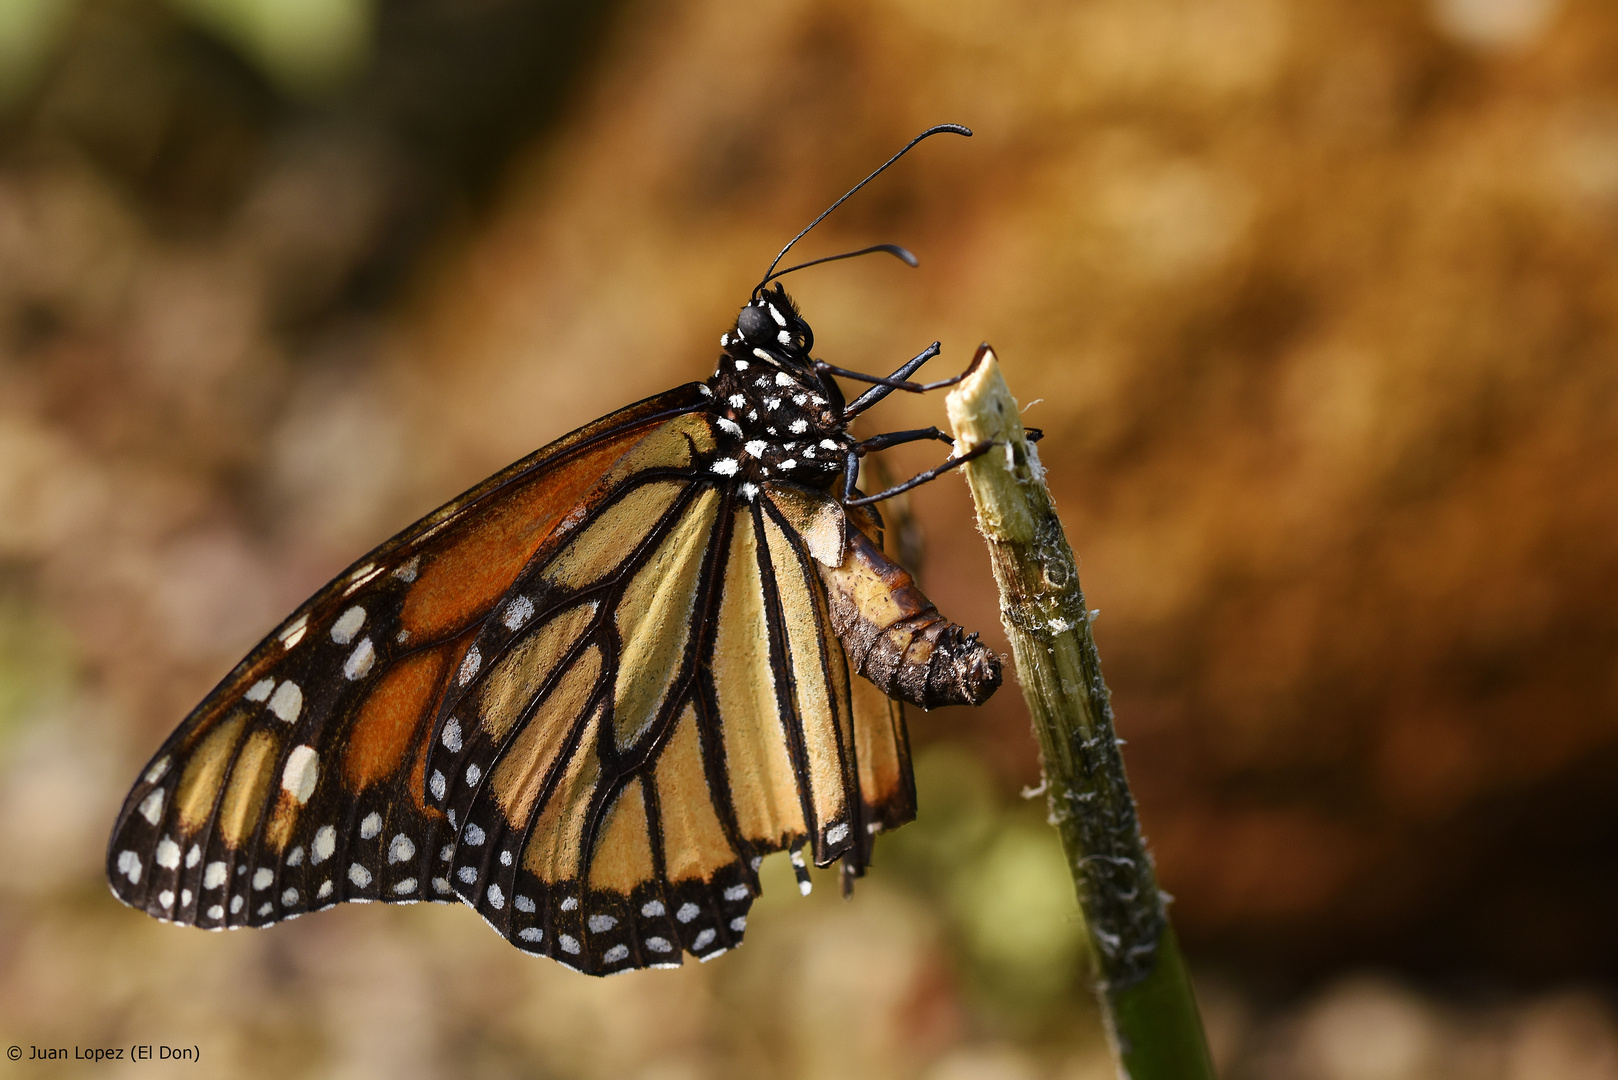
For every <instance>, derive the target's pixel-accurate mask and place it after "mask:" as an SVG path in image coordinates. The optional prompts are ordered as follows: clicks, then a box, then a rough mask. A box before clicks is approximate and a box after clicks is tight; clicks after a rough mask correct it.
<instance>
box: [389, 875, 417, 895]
mask: <svg viewBox="0 0 1618 1080" xmlns="http://www.w3.org/2000/svg"><path fill="white" fill-rule="evenodd" d="M393 891H394V892H396V893H398V894H399V895H400V896H403V895H405V894H406V893H413V892H415V891H416V879H415V878H413V877H407V878H405V879H404V880H403V881H401V882H399V883H398V884H396V885H394V887H393Z"/></svg>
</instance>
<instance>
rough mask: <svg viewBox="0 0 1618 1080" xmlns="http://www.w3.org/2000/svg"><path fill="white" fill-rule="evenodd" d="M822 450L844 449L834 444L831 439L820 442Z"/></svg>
mask: <svg viewBox="0 0 1618 1080" xmlns="http://www.w3.org/2000/svg"><path fill="white" fill-rule="evenodd" d="M820 448H821V449H822V450H841V449H842V447H840V446H838V445H837V444H836V443H834V442H832V441H831V440H830V439H821V440H820Z"/></svg>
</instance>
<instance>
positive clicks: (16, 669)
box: [0, 573, 79, 756]
mask: <svg viewBox="0 0 1618 1080" xmlns="http://www.w3.org/2000/svg"><path fill="white" fill-rule="evenodd" d="M78 674H79V663H78V656H77V651H76V649H75V648H74V645H73V639H72V636H71V635H70V634H69V633H68V632H67V630H66V628H64V627H63V626H61V625H60V624H59V623H57V622H56V621H54V620H53V619H51V618H50V616H49V614H48V613H47V611H46V609H45V608H44V607H42V606H41V605H39V604H38V603H37V602H35V601H34V599H33V598H32V596H31V595H30V590H28V589H27V588H26V587H25V586H24V585H23V584H22V583H21V582H19V581H17V580H15V579H13V578H12V577H11V576H10V575H6V574H4V573H0V756H3V755H4V754H5V751H6V748H7V746H8V745H9V744H10V742H11V740H12V738H13V736H15V735H16V734H17V733H18V732H19V731H21V730H22V729H23V728H24V727H26V726H27V724H28V722H29V721H30V720H32V719H33V718H34V717H36V716H39V715H41V714H43V713H45V712H46V711H47V710H48V709H50V708H51V707H53V706H57V705H60V704H61V703H62V702H63V701H64V700H65V699H66V698H67V696H68V695H69V694H70V693H71V691H72V689H73V685H74V683H75V681H76V679H77V677H78Z"/></svg>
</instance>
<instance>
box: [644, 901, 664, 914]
mask: <svg viewBox="0 0 1618 1080" xmlns="http://www.w3.org/2000/svg"><path fill="white" fill-rule="evenodd" d="M665 910H667V909H666V908H664V907H663V901H661V900H648V901H646V903H644V904H642V905H641V906H640V913H641V914H642V915H644V916H645V917H646V918H648V919H655V918H657V917H658V916H659V915H661V914H663V912H664V911H665Z"/></svg>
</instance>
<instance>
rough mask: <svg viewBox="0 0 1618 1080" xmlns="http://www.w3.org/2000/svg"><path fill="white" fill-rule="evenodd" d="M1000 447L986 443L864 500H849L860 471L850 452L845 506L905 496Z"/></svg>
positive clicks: (846, 474)
mask: <svg viewBox="0 0 1618 1080" xmlns="http://www.w3.org/2000/svg"><path fill="white" fill-rule="evenodd" d="M999 445H1000V444H999V443H992V442H986V443H984V444H983V445H981V446H974V447H973V448H972V449H970V450H968V451H967V452H966V453H964V454H962V455H961V456H960V457H952V458H950V459H949V460H948V461H946V462H944V463H943V464H942V465H939V466H937V467H935V468H931V469H928V470H927V471H926V472H924V473H917V474H916V475H915V476H912V477H911V478H910V479H909V480H906V481H905V482H904V483H902V484H895V485H894V486H893V487H890V488H888V489H887V490H886V491H879V492H877V493H876V494H875V495H867V496H865V497H864V498H862V499H851V498H849V496H850V495H851V494H853V489H854V485H853V483H852V481H851V479H850V477H851V476H853V475H854V474H855V473H857V472H858V470H859V456H858V454H857V453H856V452H855V451H853V450H850V451H849V454H848V463H847V465H845V467H844V472H843V505H844V506H866V505H868V504H870V503H874V502H881V501H882V500H883V499H891V498H893V497H894V496H895V495H903V494H904V493H905V492H907V491H909V490H910V489H911V488H913V487H919V486H921V485H922V484H925V483H926V482H927V481H929V480H935V479H937V478H938V477H940V476H942V475H944V474H945V473H947V472H949V471H950V470H951V469H953V468H955V466H957V465H964V464H965V463H966V462H968V461H971V460H972V459H973V458H977V457H982V456H983V455H984V454H987V453H988V452H989V451H990V450H992V449H993V448H994V447H996V446H999Z"/></svg>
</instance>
